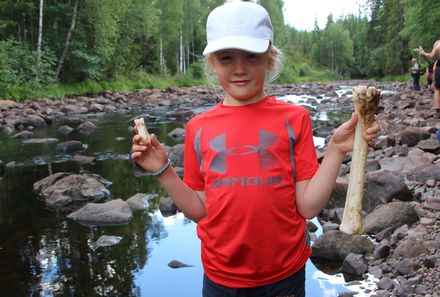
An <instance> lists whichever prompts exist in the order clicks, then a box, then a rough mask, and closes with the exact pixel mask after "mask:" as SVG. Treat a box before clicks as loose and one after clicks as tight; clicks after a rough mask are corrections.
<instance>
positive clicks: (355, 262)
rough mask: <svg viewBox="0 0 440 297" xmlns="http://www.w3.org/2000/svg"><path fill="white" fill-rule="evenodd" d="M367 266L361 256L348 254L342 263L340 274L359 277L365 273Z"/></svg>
mask: <svg viewBox="0 0 440 297" xmlns="http://www.w3.org/2000/svg"><path fill="white" fill-rule="evenodd" d="M367 269H368V266H367V263H366V262H365V260H364V258H363V256H362V255H358V254H353V253H349V254H348V255H347V257H345V259H344V262H343V263H342V267H341V272H343V273H348V274H351V275H355V276H361V275H363V274H364V273H365V272H367Z"/></svg>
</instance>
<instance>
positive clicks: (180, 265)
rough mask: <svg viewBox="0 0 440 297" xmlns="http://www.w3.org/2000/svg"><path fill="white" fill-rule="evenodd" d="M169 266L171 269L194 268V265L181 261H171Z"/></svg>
mask: <svg viewBox="0 0 440 297" xmlns="http://www.w3.org/2000/svg"><path fill="white" fill-rule="evenodd" d="M168 266H169V267H171V268H174V269H175V268H184V267H194V265H189V264H185V263H183V262H180V261H179V260H171V261H170V262H169V263H168Z"/></svg>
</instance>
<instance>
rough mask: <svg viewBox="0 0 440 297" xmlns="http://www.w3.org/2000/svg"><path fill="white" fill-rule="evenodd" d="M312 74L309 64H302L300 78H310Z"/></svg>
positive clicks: (299, 72)
mask: <svg viewBox="0 0 440 297" xmlns="http://www.w3.org/2000/svg"><path fill="white" fill-rule="evenodd" d="M310 74H311V70H310V66H309V65H308V64H305V63H302V64H301V65H300V66H299V71H298V75H299V76H308V75H310Z"/></svg>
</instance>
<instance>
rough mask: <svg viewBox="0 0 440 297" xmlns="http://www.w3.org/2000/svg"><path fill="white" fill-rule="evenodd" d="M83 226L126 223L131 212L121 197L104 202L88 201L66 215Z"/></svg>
mask: <svg viewBox="0 0 440 297" xmlns="http://www.w3.org/2000/svg"><path fill="white" fill-rule="evenodd" d="M67 217H68V218H70V219H73V220H75V221H78V222H79V223H80V224H82V225H85V226H112V225H122V224H127V223H129V222H130V221H131V219H132V217H133V213H132V211H131V208H130V206H129V205H128V203H127V202H125V201H123V200H122V199H115V200H111V201H109V202H106V203H88V204H86V205H84V206H83V207H82V208H80V209H78V210H76V211H74V212H72V213H71V214H69V215H68V216H67Z"/></svg>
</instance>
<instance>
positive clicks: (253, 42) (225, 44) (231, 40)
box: [203, 36, 270, 56]
mask: <svg viewBox="0 0 440 297" xmlns="http://www.w3.org/2000/svg"><path fill="white" fill-rule="evenodd" d="M269 43H270V41H269V40H264V39H258V38H252V37H248V36H228V37H223V38H219V39H216V40H214V41H209V42H208V45H207V46H206V47H205V50H204V51H203V55H204V56H206V55H209V54H212V53H214V52H217V51H220V50H225V49H239V50H243V51H247V52H251V53H257V54H262V53H265V52H266V51H267V49H268V48H269Z"/></svg>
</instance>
